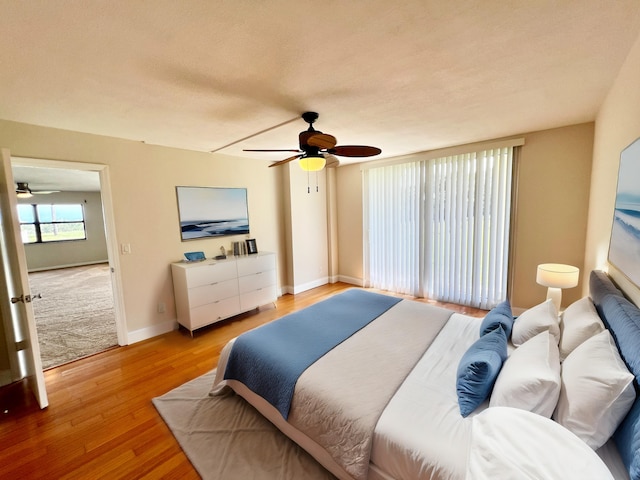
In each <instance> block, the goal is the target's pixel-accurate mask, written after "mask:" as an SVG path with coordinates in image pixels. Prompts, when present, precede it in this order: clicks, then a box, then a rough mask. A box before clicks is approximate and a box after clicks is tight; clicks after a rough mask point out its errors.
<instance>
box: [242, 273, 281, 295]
mask: <svg viewBox="0 0 640 480" xmlns="http://www.w3.org/2000/svg"><path fill="white" fill-rule="evenodd" d="M275 284H276V271H275V270H268V271H266V272H262V273H256V274H255V275H246V276H244V277H240V278H239V279H238V285H239V288H240V294H241V295H242V294H244V293H246V292H251V291H253V290H258V289H259V288H264V287H269V286H271V285H275Z"/></svg>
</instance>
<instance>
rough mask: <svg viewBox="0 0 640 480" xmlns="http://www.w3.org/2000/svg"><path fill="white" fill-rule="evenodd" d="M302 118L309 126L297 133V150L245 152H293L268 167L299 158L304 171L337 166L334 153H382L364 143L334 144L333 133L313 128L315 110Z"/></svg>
mask: <svg viewBox="0 0 640 480" xmlns="http://www.w3.org/2000/svg"><path fill="white" fill-rule="evenodd" d="M302 119H303V120H304V121H305V122H307V123H308V124H309V128H308V129H307V130H305V131H302V132H300V135H298V140H299V142H298V143H299V145H300V148H299V149H297V150H293V149H291V150H277V149H276V150H253V149H245V150H244V151H245V152H295V153H296V155H293V156H291V157H289V158H285V159H284V160H280V161H278V162H274V163H272V164H271V165H269V166H270V167H277V166H278V165H283V164H285V163H288V162H292V161H293V160H297V159H300V167H301V168H302V169H303V170H306V171H318V170H322V169H323V168H324V167H325V165H326V166H327V167H337V166H338V164H339V161H338V159H337V158H335V157H334V155H338V156H341V157H372V156H374V155H379V154H380V153H382V150H380V149H379V148H377V147H369V146H366V145H336V143H337V140H336V137H334V136H333V135H328V134H326V133H322V132H320V131H319V130H315V129H314V128H313V123H314V122H315V121H316V120H317V119H318V114H317V113H316V112H305V113H303V114H302Z"/></svg>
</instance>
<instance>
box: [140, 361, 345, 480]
mask: <svg viewBox="0 0 640 480" xmlns="http://www.w3.org/2000/svg"><path fill="white" fill-rule="evenodd" d="M214 378H215V370H214V371H212V372H209V373H207V374H205V375H203V376H201V377H198V378H196V379H195V380H191V381H190V382H188V383H185V384H184V385H182V386H180V387H178V388H176V389H174V390H172V391H170V392H169V393H166V394H165V395H163V396H161V397H156V398H154V399H153V404H154V405H155V407H156V409H157V410H158V412H159V413H160V415H161V416H162V418H163V419H164V421H165V422H166V424H167V425H168V426H169V428H170V429H171V432H172V433H173V435H174V437H175V438H176V440H178V443H179V444H180V446H181V447H182V450H184V452H185V454H186V455H187V457H188V458H189V460H190V461H191V463H192V464H193V466H194V467H195V469H196V471H197V472H198V473H199V474H200V476H201V477H202V478H203V479H205V480H208V479H216V480H219V479H225V480H226V479H229V480H235V479H239V480H240V479H242V480H245V479H247V480H251V479H255V480H301V479H309V480H330V479H335V477H334V476H333V475H331V474H330V473H329V472H328V471H327V470H325V469H324V468H323V467H322V466H321V465H320V464H319V463H317V462H316V461H315V459H313V458H312V457H311V456H310V455H309V454H307V453H306V452H305V451H304V450H302V449H301V448H300V447H298V446H297V445H296V444H295V443H293V442H292V441H291V440H289V438H288V437H286V436H285V435H284V434H282V433H280V431H279V430H278V429H276V427H274V426H273V424H271V422H269V421H268V420H266V419H265V418H264V417H263V416H262V415H260V413H258V411H257V410H255V409H254V408H253V407H252V406H251V405H249V404H248V403H247V402H246V401H245V400H244V399H243V398H241V397H239V396H237V395H236V394H235V393H230V394H229V395H226V396H216V397H210V396H209V391H210V390H211V386H212V385H213V380H214Z"/></svg>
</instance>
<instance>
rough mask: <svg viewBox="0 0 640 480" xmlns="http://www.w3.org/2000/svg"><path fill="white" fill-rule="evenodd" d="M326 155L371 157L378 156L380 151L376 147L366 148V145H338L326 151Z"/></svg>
mask: <svg viewBox="0 0 640 480" xmlns="http://www.w3.org/2000/svg"><path fill="white" fill-rule="evenodd" d="M327 153H331V154H332V155H340V156H342V157H373V156H374V155H380V153H382V150H380V149H379V148H378V147H368V146H366V145H338V146H336V147H333V148H330V149H328V150H327Z"/></svg>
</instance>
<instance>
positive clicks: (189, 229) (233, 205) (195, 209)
mask: <svg viewBox="0 0 640 480" xmlns="http://www.w3.org/2000/svg"><path fill="white" fill-rule="evenodd" d="M176 195H177V196H178V214H179V217H180V235H181V237H182V240H183V241H185V240H194V239H200V238H213V237H223V236H226V235H242V234H247V233H249V207H248V202H247V189H246V188H223V187H176Z"/></svg>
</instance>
